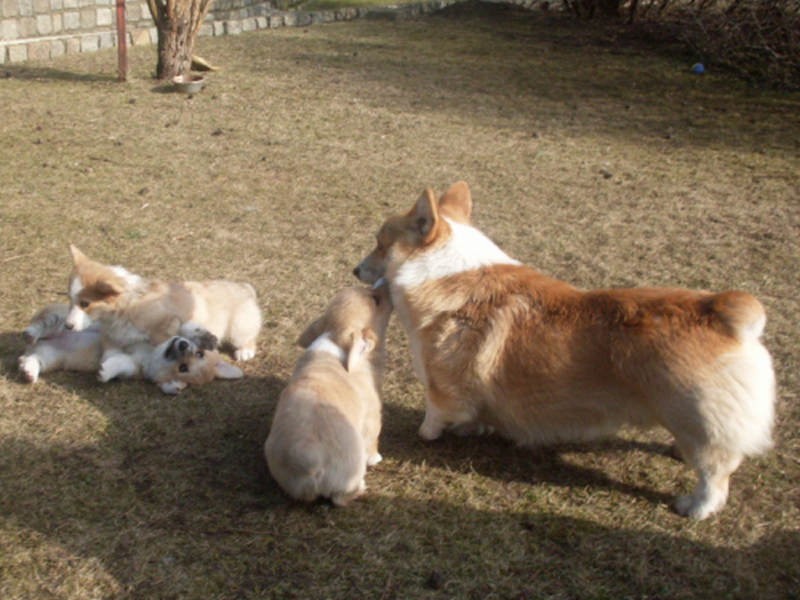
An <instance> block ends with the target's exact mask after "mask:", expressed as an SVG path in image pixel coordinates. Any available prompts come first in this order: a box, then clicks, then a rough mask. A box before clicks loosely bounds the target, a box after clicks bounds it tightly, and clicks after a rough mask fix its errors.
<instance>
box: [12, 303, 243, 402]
mask: <svg viewBox="0 0 800 600" xmlns="http://www.w3.org/2000/svg"><path fill="white" fill-rule="evenodd" d="M69 310H70V308H69V306H66V305H64V304H51V305H49V306H46V307H45V308H43V309H41V310H40V311H39V312H37V313H36V314H35V315H34V317H33V319H32V320H31V323H30V325H29V326H28V327H26V328H25V330H24V331H23V336H24V337H25V338H26V340H27V341H28V347H27V349H26V350H25V352H24V354H23V355H22V356H20V358H19V369H20V372H21V373H22V374H23V376H24V377H25V378H26V379H27V380H28V381H29V382H31V383H35V382H36V381H38V380H39V375H40V374H42V373H47V372H50V371H55V370H70V371H87V372H95V371H99V379H100V380H101V381H109V380H111V379H114V378H117V377H119V378H131V377H145V378H146V379H149V380H150V381H153V382H155V383H156V384H158V386H159V388H160V389H161V390H162V391H163V392H164V393H166V394H177V393H178V392H180V391H181V390H183V389H184V388H186V387H187V386H188V385H199V384H201V383H207V382H209V381H211V380H212V379H214V378H215V377H216V378H221V379H238V378H240V377H242V376H243V373H242V371H241V369H239V368H238V367H236V366H234V365H230V364H228V363H226V362H225V361H224V360H223V359H222V357H221V356H220V353H219V351H218V350H217V349H216V338H215V337H214V336H213V335H211V334H210V333H209V332H208V331H206V330H205V329H203V328H202V327H200V326H198V325H197V324H196V323H184V324H183V325H181V327H180V328H179V330H178V331H179V333H180V335H176V336H173V337H172V338H170V339H169V340H167V341H165V342H163V343H161V344H159V345H158V346H151V345H150V344H148V343H146V342H141V343H138V344H133V345H131V346H128V347H127V348H126V352H125V353H121V354H119V355H117V356H115V357H114V360H113V361H111V362H109V363H107V364H104V365H103V367H104V368H105V370H104V371H103V370H101V358H102V355H103V347H102V336H101V332H100V324H99V323H92V324H91V325H90V326H89V327H87V328H86V329H83V330H81V331H73V330H70V329H67V328H66V327H65V323H66V317H67V314H68V313H69ZM183 336H186V337H183Z"/></svg>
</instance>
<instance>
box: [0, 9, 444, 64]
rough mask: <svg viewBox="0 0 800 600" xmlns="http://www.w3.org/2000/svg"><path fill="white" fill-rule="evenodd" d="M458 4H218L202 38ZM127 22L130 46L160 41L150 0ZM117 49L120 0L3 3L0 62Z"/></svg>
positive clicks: (128, 11)
mask: <svg viewBox="0 0 800 600" xmlns="http://www.w3.org/2000/svg"><path fill="white" fill-rule="evenodd" d="M454 1H456V0H431V1H429V2H421V3H416V4H401V5H392V6H384V7H377V8H343V9H337V10H323V11H282V10H278V9H276V8H275V6H274V5H273V4H272V2H271V1H269V0H267V1H265V0H215V2H214V4H212V7H211V10H210V11H209V14H208V17H207V19H206V21H205V23H203V26H202V27H201V29H200V35H201V36H206V35H235V34H239V33H244V32H247V31H255V30H256V29H268V28H272V27H284V26H288V27H291V26H306V25H312V24H314V23H327V22H331V21H342V20H346V19H355V18H358V17H363V16H367V15H375V16H381V17H384V18H404V17H408V16H414V15H419V14H423V13H426V12H431V11H433V10H437V9H439V8H443V7H444V6H446V5H448V4H451V3H452V2H454ZM125 21H126V30H127V36H128V44H129V45H134V46H136V45H143V44H154V43H156V42H157V39H158V37H157V32H156V29H155V27H154V26H153V21H152V18H151V17H150V9H149V8H148V6H147V2H146V0H126V4H125ZM116 45H117V30H116V0H0V63H6V62H23V61H27V60H34V61H45V60H49V59H51V58H56V57H58V56H62V55H64V54H75V53H78V52H95V51H97V50H100V49H103V48H111V47H114V46H116Z"/></svg>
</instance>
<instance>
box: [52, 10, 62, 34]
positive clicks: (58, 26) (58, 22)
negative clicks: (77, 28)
mask: <svg viewBox="0 0 800 600" xmlns="http://www.w3.org/2000/svg"><path fill="white" fill-rule="evenodd" d="M63 30H64V19H63V16H62V15H61V13H56V14H54V15H53V33H58V32H60V31H63Z"/></svg>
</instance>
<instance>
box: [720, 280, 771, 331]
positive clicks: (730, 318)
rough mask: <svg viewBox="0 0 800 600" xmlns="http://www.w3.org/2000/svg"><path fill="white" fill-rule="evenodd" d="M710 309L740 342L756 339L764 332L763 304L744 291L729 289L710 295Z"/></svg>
mask: <svg viewBox="0 0 800 600" xmlns="http://www.w3.org/2000/svg"><path fill="white" fill-rule="evenodd" d="M711 306H712V309H713V311H714V313H715V314H716V315H717V317H719V319H720V321H722V323H723V324H724V325H725V326H726V327H728V328H729V329H730V330H731V332H732V333H733V335H734V336H735V337H736V338H738V339H739V341H741V342H749V341H756V340H758V339H759V338H760V337H761V335H762V334H763V333H764V326H765V325H766V323H767V315H766V312H765V311H764V305H763V304H761V302H759V301H758V300H757V299H756V298H755V297H754V296H751V295H750V294H748V293H746V292H738V291H730V292H722V293H721V294H716V295H714V296H713V297H712V305H711Z"/></svg>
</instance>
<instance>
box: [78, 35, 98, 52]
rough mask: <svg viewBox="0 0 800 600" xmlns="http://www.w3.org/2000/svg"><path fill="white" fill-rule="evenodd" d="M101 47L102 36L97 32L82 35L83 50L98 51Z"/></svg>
mask: <svg viewBox="0 0 800 600" xmlns="http://www.w3.org/2000/svg"><path fill="white" fill-rule="evenodd" d="M98 48H100V37H99V36H98V35H95V34H91V35H84V36H83V37H81V52H97V49H98Z"/></svg>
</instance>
